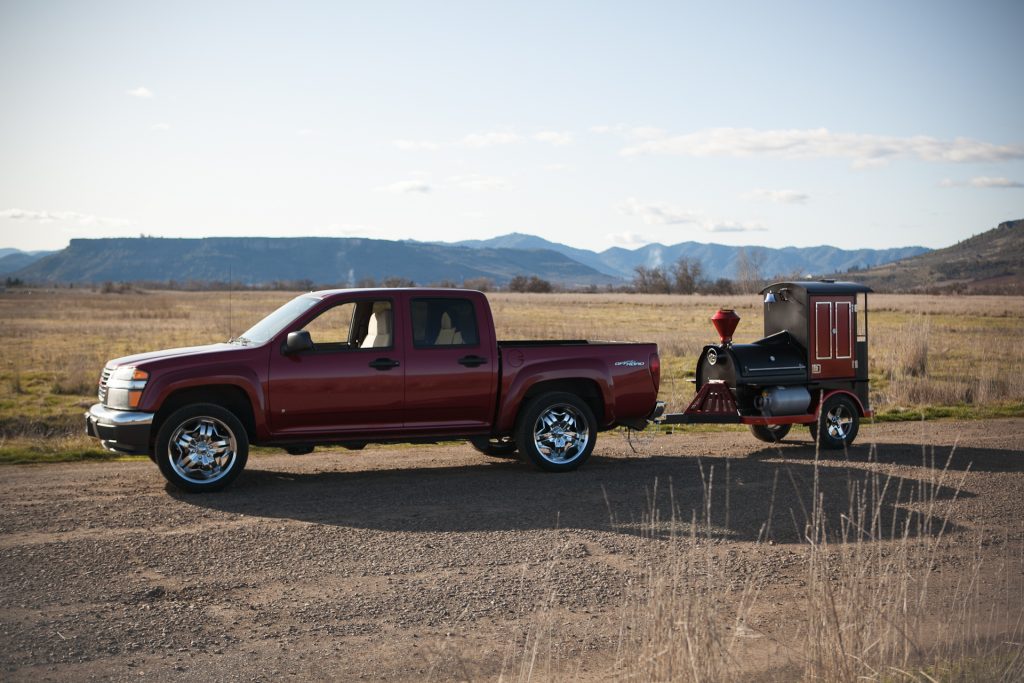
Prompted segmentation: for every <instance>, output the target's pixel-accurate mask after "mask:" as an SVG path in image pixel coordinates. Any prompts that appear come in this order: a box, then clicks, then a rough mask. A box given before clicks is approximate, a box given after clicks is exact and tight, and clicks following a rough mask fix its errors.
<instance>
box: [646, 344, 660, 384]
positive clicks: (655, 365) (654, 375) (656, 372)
mask: <svg viewBox="0 0 1024 683" xmlns="http://www.w3.org/2000/svg"><path fill="white" fill-rule="evenodd" d="M648 366H649V367H650V368H651V379H652V380H654V393H658V390H659V389H660V388H661V358H660V357H658V354H657V353H652V354H651V362H650V363H648Z"/></svg>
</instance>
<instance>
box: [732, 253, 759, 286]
mask: <svg viewBox="0 0 1024 683" xmlns="http://www.w3.org/2000/svg"><path fill="white" fill-rule="evenodd" d="M764 260H765V252H764V250H763V249H751V250H750V251H749V252H748V251H747V250H746V249H744V248H743V247H740V249H739V251H738V252H737V254H736V285H737V287H738V288H739V291H740V292H741V293H743V294H750V293H752V292H756V291H758V290H759V289H761V285H762V284H763V281H764V275H763V273H762V269H763V268H764Z"/></svg>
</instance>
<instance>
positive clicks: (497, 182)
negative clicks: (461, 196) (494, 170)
mask: <svg viewBox="0 0 1024 683" xmlns="http://www.w3.org/2000/svg"><path fill="white" fill-rule="evenodd" d="M447 183H448V184H449V185H451V186H452V187H459V188H462V189H465V190H476V191H480V190H501V189H504V188H506V187H508V184H507V183H506V182H505V180H504V178H495V177H493V176H483V175H479V174H476V173H470V174H468V175H457V176H452V177H451V178H448V180H447Z"/></svg>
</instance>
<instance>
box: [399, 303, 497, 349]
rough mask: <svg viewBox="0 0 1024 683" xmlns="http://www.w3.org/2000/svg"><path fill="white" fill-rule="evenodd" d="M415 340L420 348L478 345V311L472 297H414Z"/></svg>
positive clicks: (413, 332)
mask: <svg viewBox="0 0 1024 683" xmlns="http://www.w3.org/2000/svg"><path fill="white" fill-rule="evenodd" d="M410 314H411V315H412V341H413V344H414V345H415V346H416V347H419V348H433V347H443V346H476V345H477V344H478V343H479V341H480V337H479V334H478V333H477V326H476V310H475V309H474V308H473V302H472V301H470V300H469V299H413V300H412V304H411V306H410Z"/></svg>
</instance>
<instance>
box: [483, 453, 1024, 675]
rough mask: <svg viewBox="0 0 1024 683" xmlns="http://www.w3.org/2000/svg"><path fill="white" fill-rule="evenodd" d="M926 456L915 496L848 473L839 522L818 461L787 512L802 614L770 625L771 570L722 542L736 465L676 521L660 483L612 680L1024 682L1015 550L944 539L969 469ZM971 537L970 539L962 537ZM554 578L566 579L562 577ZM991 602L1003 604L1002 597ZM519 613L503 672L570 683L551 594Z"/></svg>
mask: <svg viewBox="0 0 1024 683" xmlns="http://www.w3.org/2000/svg"><path fill="white" fill-rule="evenodd" d="M922 458H923V462H922V465H926V466H927V469H928V471H929V472H931V473H932V474H931V476H930V478H928V479H925V480H921V481H919V482H916V484H914V485H913V488H912V490H902V489H901V486H902V484H901V483H896V482H894V480H893V479H892V478H891V477H889V476H886V475H883V474H880V473H879V472H878V471H877V470H872V469H866V470H865V474H864V476H863V478H861V479H859V480H856V479H851V480H850V481H849V482H848V491H847V493H848V500H849V504H848V508H847V509H846V511H845V514H842V515H841V516H840V517H839V519H838V523H836V520H835V518H834V516H833V518H832V520H831V521H830V519H829V515H828V514H827V513H826V512H825V510H826V509H827V508H828V507H829V503H828V502H827V501H826V500H825V498H824V494H823V493H822V492H820V491H819V490H818V487H817V481H818V478H819V467H820V463H818V462H816V463H815V475H814V481H815V486H814V491H813V496H814V503H813V504H811V505H809V506H808V508H807V509H806V510H804V511H803V516H802V517H799V518H798V516H794V519H793V521H794V524H795V525H797V526H798V527H800V529H801V533H802V537H801V540H800V542H799V545H798V546H797V547H796V554H797V555H798V557H799V559H798V561H797V566H798V570H797V571H798V572H799V573H800V574H801V575H802V585H803V586H804V588H803V590H802V592H800V593H799V595H798V596H797V597H796V598H795V600H796V601H797V605H798V609H797V610H788V611H787V616H786V617H784V618H782V619H781V620H776V622H775V623H774V625H773V626H772V627H771V628H765V627H764V626H763V625H762V624H763V623H764V619H762V618H760V617H761V616H763V615H764V614H772V613H775V612H776V611H777V610H776V608H775V607H774V606H773V604H772V603H771V598H766V595H767V594H769V593H770V589H771V583H772V582H773V581H776V580H777V577H775V576H774V575H773V574H771V573H753V574H748V575H746V576H737V574H736V572H735V571H734V569H733V568H731V567H730V565H729V563H728V554H729V552H731V551H729V550H728V549H723V547H722V545H721V543H720V542H717V540H716V539H718V538H720V537H721V536H722V535H723V533H724V534H725V535H728V532H729V523H728V512H729V508H728V503H726V505H725V508H724V514H725V518H724V520H723V519H713V517H712V515H713V512H712V511H713V510H715V509H718V510H719V514H721V512H722V508H721V506H720V505H717V504H715V505H713V500H714V499H716V498H723V497H724V498H725V499H726V500H728V495H729V494H728V489H729V483H728V474H727V473H722V472H718V473H715V472H714V471H713V470H708V471H705V470H703V468H702V470H701V477H702V482H703V491H704V493H703V500H704V506H703V508H702V509H701V510H692V511H690V513H689V515H687V513H686V511H685V510H682V509H680V508H679V506H678V505H677V503H676V502H675V501H674V499H672V501H671V503H670V505H669V509H670V510H671V514H670V518H669V519H667V520H666V519H662V518H661V516H660V514H659V512H658V510H659V504H658V500H657V498H658V495H657V491H656V489H657V483H655V492H654V493H652V494H651V496H650V500H651V506H650V513H649V515H648V517H647V519H646V520H645V521H644V523H643V527H644V528H643V532H644V535H645V536H646V537H647V538H648V539H649V540H650V541H651V542H650V544H649V546H650V547H651V548H652V549H653V550H652V551H651V555H650V557H648V558H646V561H647V566H648V569H647V571H646V573H645V577H644V579H643V581H642V582H641V584H640V585H639V586H638V587H637V588H636V590H634V591H632V592H631V593H630V594H629V595H628V597H627V598H626V600H625V603H624V605H623V606H622V608H621V610H620V612H619V614H618V615H617V618H616V621H617V623H618V624H619V628H620V637H619V645H618V649H617V652H616V658H615V662H614V664H613V666H612V669H611V671H609V672H608V674H607V675H608V678H609V679H613V680H628V681H683V682H692V683H698V682H731V681H737V682H738V681H750V680H760V681H791V680H806V681H825V682H827V683H846V682H847V681H882V682H892V683H895V682H896V681H906V682H908V683H910V682H913V683H932V682H935V681H964V682H981V681H985V682H988V681H1005V682H1007V683H1009V682H1010V681H1019V680H1024V644H1022V638H1024V611H1022V608H1021V603H1020V600H1019V596H1020V595H1021V594H1022V590H1024V585H1022V583H1021V582H1022V575H1024V558H1022V557H1021V556H1020V555H1019V554H1017V553H1019V546H1017V545H1015V544H1013V543H1011V542H1009V541H1010V539H1008V538H1007V539H992V538H986V537H983V535H982V533H981V532H970V531H961V532H957V534H950V533H949V532H948V530H947V526H946V524H947V523H946V522H945V520H947V519H949V516H950V513H951V511H952V508H953V506H954V505H955V504H956V503H957V498H958V497H959V495H960V491H961V486H962V484H963V481H964V479H965V478H966V476H967V472H952V471H950V470H949V469H948V465H949V463H950V462H951V461H952V458H953V453H952V452H951V453H949V456H948V459H947V460H945V461H944V462H943V461H942V460H941V459H940V460H939V461H936V456H935V454H934V452H932V454H931V455H930V456H929V455H927V454H923V455H922ZM875 461H876V458H874V457H873V458H871V462H872V463H873V462H875ZM944 464H945V467H944V466H943V465H944ZM716 474H717V477H718V478H719V479H720V480H721V479H722V478H723V474H725V481H724V486H723V484H722V483H718V484H715V483H714V482H715V477H716ZM776 483H777V485H779V486H784V485H785V484H784V483H782V482H778V481H777V482H776ZM716 486H717V489H718V490H716ZM773 491H774V489H773ZM943 492H944V493H943ZM663 495H664V494H663ZM668 496H669V497H670V499H671V498H672V493H671V489H670V490H669V492H668ZM774 497H775V496H774V493H773V504H772V507H774ZM660 507H664V506H660ZM771 516H772V514H771V513H769V520H768V521H766V522H765V524H764V525H763V526H762V532H761V535H760V538H758V539H757V540H756V541H754V542H753V546H754V548H755V550H756V552H759V553H764V552H766V551H768V550H769V549H768V548H767V546H768V545H770V544H771V543H772V541H771V537H772V532H771V529H770V526H769V522H770V518H771ZM612 523H613V526H614V525H615V520H614V519H613V520H612ZM962 533H965V534H967V535H968V538H967V539H964V538H955V536H957V535H959V534H962ZM992 544H995V545H1000V544H1003V545H1002V548H1003V549H1002V550H1001V551H1000V552H999V553H997V555H998V557H997V558H996V559H995V560H993V554H991V553H989V554H988V555H985V557H986V558H987V559H983V555H984V553H983V552H982V551H983V547H984V546H987V545H992ZM963 548H967V549H968V551H967V557H966V559H965V560H963V563H962V565H961V566H960V567H959V568H958V570H957V571H955V572H953V575H952V576H951V575H949V573H948V571H947V573H943V572H942V570H941V566H942V564H943V561H944V560H947V559H948V558H949V557H951V556H954V555H956V554H958V553H959V554H960V555H961V556H962V555H963V551H962V549H963ZM1015 548H1016V549H1015ZM732 552H735V551H732ZM551 564H552V567H553V566H554V565H555V562H552V563H551ZM545 576H546V578H547V580H548V581H550V583H551V585H552V586H557V585H558V583H559V580H560V579H559V576H558V575H557V572H554V571H549V572H548V573H547V574H545ZM993 587H994V588H995V590H994V591H993ZM552 590H554V589H552ZM993 595H998V596H1002V597H1001V598H999V599H997V600H996V602H993V601H992V596H993ZM766 603H767V604H766ZM524 621H525V623H526V625H525V626H524V627H523V629H524V635H525V637H524V638H522V639H521V641H520V643H521V644H519V645H516V646H514V647H512V648H510V653H509V654H510V656H508V657H507V659H506V665H505V670H504V672H503V676H502V677H501V680H514V681H520V682H525V681H532V680H556V679H568V678H573V674H572V670H571V668H569V669H567V668H566V665H567V662H566V661H564V660H563V659H561V658H560V655H559V653H558V652H557V644H556V643H557V642H558V640H559V639H558V637H557V634H558V628H559V619H558V614H557V610H556V609H555V608H554V601H553V600H547V601H543V602H542V603H541V604H540V605H538V606H537V607H536V611H535V614H534V615H533V618H532V619H529V620H524ZM569 665H570V666H571V663H569Z"/></svg>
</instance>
